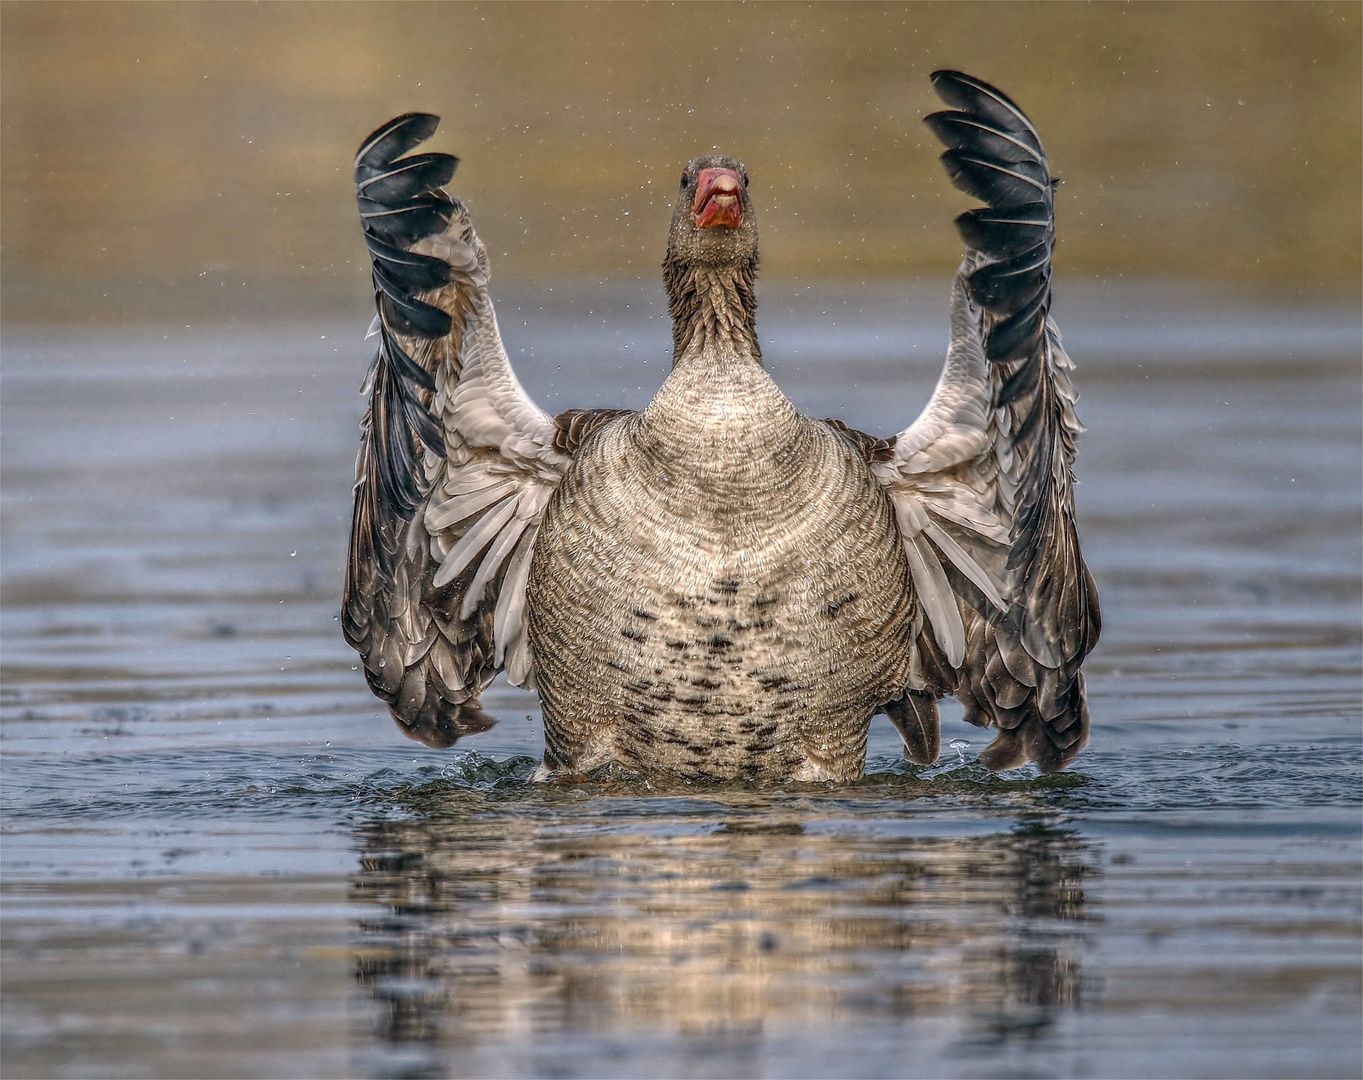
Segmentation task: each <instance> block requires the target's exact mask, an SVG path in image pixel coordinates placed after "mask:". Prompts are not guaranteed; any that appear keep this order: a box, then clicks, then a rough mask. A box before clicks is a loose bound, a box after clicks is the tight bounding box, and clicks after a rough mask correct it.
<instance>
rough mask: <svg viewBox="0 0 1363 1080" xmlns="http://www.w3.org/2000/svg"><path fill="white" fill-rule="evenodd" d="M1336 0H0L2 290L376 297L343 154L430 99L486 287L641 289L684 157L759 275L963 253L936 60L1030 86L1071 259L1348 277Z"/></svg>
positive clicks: (69, 297)
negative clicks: (753, 240) (741, 219)
mask: <svg viewBox="0 0 1363 1080" xmlns="http://www.w3.org/2000/svg"><path fill="white" fill-rule="evenodd" d="M1361 22H1363V12H1360V9H1359V7H1358V5H1356V4H1347V3H1346V4H1328V3H1321V4H1312V3H1300V4H1298V3H1292V4H1286V3H1218V4H1135V5H1118V4H1101V3H1100V4H1021V5H1017V4H1011V3H1009V4H991V3H980V4H958V3H942V4H935V3H921V4H855V5H842V4H828V5H819V4H814V5H809V4H786V3H771V4H757V5H750V6H742V7H740V6H737V5H722V4H682V5H675V6H672V5H661V4H659V5H634V4H602V5H594V4H586V5H583V4H537V5H534V6H521V5H500V4H472V3H470V4H447V5H446V4H423V3H418V4H401V3H382V4H365V3H345V4H327V3H295V4H262V5H255V4H189V3H179V4H163V3H125V4H103V3H88V4H87V3H44V4H7V5H5V7H4V10H3V38H2V39H0V60H2V61H3V63H2V64H0V71H2V72H3V74H0V80H2V81H0V92H2V93H3V101H4V104H3V123H2V124H0V138H3V147H4V154H3V161H2V162H0V193H2V196H3V203H2V204H0V212H2V213H3V222H4V236H3V282H4V291H3V300H4V309H3V314H4V317H5V318H6V319H7V320H13V319H20V320H24V321H52V320H56V321H61V322H66V321H70V320H91V319H94V320H100V321H103V320H109V319H113V320H118V319H125V318H134V317H139V316H145V315H148V314H162V313H167V312H177V313H182V314H189V313H197V314H200V315H204V314H208V315H217V316H227V317H230V316H233V315H236V314H240V313H242V312H244V311H247V310H255V311H261V312H272V313H277V314H288V315H296V314H305V313H311V314H316V313H318V312H320V311H323V310H325V309H328V308H332V309H334V308H336V307H338V306H349V305H352V304H354V305H362V304H364V303H365V302H366V299H367V279H368V274H367V269H366V266H365V263H364V260H363V259H362V258H361V250H362V249H361V245H360V238H359V230H358V227H357V225H356V222H355V210H354V202H353V195H352V180H351V160H352V156H353V153H354V150H355V147H356V146H357V145H358V144H359V142H360V140H361V139H362V137H363V136H364V135H365V134H366V133H367V132H368V131H370V130H371V129H372V128H374V127H376V126H377V125H378V124H379V123H381V122H382V121H383V120H385V119H387V118H388V117H389V116H391V115H394V114H397V113H399V112H404V111H410V110H426V111H431V112H435V113H438V114H440V115H441V116H443V117H444V124H443V126H442V128H441V131H440V132H439V134H438V136H437V138H436V140H435V141H434V142H433V144H432V147H433V148H438V149H442V150H447V151H450V152H453V153H455V154H457V155H459V156H460V157H461V159H462V164H461V166H460V169H459V173H458V175H457V177H456V179H455V182H454V185H453V186H454V189H455V190H456V191H457V192H458V194H459V195H460V196H461V197H462V198H464V200H465V201H466V202H467V203H468V204H469V205H470V206H471V207H472V209H473V211H474V214H475V221H476V222H477V223H478V226H479V229H480V231H481V234H482V236H483V237H484V239H485V240H486V242H487V243H488V244H489V247H490V249H491V250H492V251H493V254H494V260H495V261H494V264H493V265H494V271H495V273H496V274H497V275H498V277H499V278H501V279H502V280H506V281H510V280H522V281H524V280H528V279H535V280H546V281H547V280H551V279H555V280H560V281H562V280H567V279H584V280H591V281H600V280H602V279H603V278H604V279H608V280H612V281H636V280H640V279H642V280H646V281H649V282H651V281H653V280H654V279H655V277H656V273H657V271H656V267H657V264H658V262H659V261H660V257H661V251H662V243H663V238H664V235H665V226H666V221H667V216H668V207H669V200H670V199H671V197H672V196H673V194H674V189H675V180H676V174H677V172H678V170H679V168H680V166H681V164H682V163H683V162H684V161H685V160H686V159H687V158H688V157H690V156H692V155H693V154H695V153H697V152H700V151H702V150H708V149H709V148H711V147H712V146H719V147H721V148H722V149H724V150H726V151H728V152H730V153H734V154H737V155H740V156H742V157H743V158H744V160H745V161H746V163H747V165H748V166H749V169H750V170H751V173H752V176H753V182H754V193H755V195H756V199H757V204H758V207H759V213H760V222H761V227H762V231H763V266H764V272H765V274H766V275H767V277H768V278H770V279H772V280H795V279H798V280H802V281H809V280H824V279H828V278H839V279H847V280H862V279H869V278H885V277H900V278H902V277H916V276H926V277H932V278H944V277H946V276H948V275H949V274H950V273H951V272H952V270H953V269H954V266H955V262H956V259H957V257H958V242H957V238H956V235H955V231H954V229H953V228H952V227H951V224H950V222H951V218H952V217H953V216H954V214H956V213H958V212H960V210H962V209H964V208H965V207H967V206H968V205H969V203H968V201H967V200H966V199H965V197H964V196H961V195H959V194H958V193H956V192H954V191H952V190H951V189H950V188H949V187H948V185H947V184H946V183H945V181H944V179H943V177H942V174H941V171H940V168H939V166H938V165H937V162H936V157H937V154H938V152H939V149H940V148H939V147H938V146H937V144H936V142H935V141H934V140H933V139H932V138H931V136H930V134H929V133H928V132H927V131H926V129H925V128H924V127H923V126H922V124H921V123H920V122H919V120H920V118H921V117H922V116H923V115H924V114H925V113H927V112H929V111H932V110H933V109H935V108H939V107H941V106H940V104H939V103H938V101H937V100H936V98H935V97H934V96H933V94H932V91H931V89H930V87H929V84H928V80H927V75H928V73H929V72H930V71H932V70H934V69H935V68H938V67H957V68H961V69H963V70H966V71H969V72H971V73H973V74H976V75H979V76H981V77H983V78H985V79H988V80H991V81H993V82H995V83H997V84H999V85H1000V86H1002V87H1003V88H1004V89H1006V90H1007V91H1008V93H1009V94H1010V95H1012V96H1013V97H1014V98H1015V99H1016V100H1017V101H1018V102H1020V103H1021V104H1022V105H1023V106H1024V108H1026V109H1027V110H1028V111H1029V112H1030V114H1031V116H1032V117H1033V119H1034V120H1035V122H1036V123H1037V125H1038V127H1039V128H1040V130H1041V132H1042V133H1043V136H1044V138H1045V141H1046V146H1047V150H1048V151H1049V154H1050V158H1051V161H1052V165H1053V169H1054V170H1055V172H1056V173H1057V174H1058V175H1059V176H1061V177H1062V178H1063V179H1064V180H1065V181H1066V183H1065V186H1064V187H1062V188H1061V191H1060V202H1059V208H1060V236H1061V244H1060V249H1059V255H1058V259H1057V265H1058V269H1059V274H1060V279H1061V280H1062V281H1064V280H1068V281H1075V280H1077V279H1079V278H1084V277H1088V278H1093V277H1097V278H1108V279H1111V278H1123V277H1124V278H1131V277H1133V276H1135V277H1163V278H1168V277H1174V278H1179V279H1203V280H1214V281H1224V282H1232V283H1235V284H1236V285H1243V286H1247V287H1250V288H1252V289H1254V290H1271V291H1275V292H1280V293H1285V294H1288V295H1298V294H1303V293H1306V294H1311V295H1313V296H1317V297H1319V296H1322V295H1333V296H1339V295H1342V296H1345V297H1348V298H1356V295H1357V292H1358V284H1359V273H1360V269H1359V267H1360V263H1359V259H1360V248H1361V242H1360V189H1361V184H1360V161H1363V144H1361V143H1360V122H1359V86H1360V69H1359V64H1360V48H1359V40H1360V24H1361Z"/></svg>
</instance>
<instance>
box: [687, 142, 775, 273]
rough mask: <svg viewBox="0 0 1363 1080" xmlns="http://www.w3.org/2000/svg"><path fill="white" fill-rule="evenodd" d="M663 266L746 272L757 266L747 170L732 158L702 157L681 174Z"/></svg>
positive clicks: (755, 229) (754, 229)
mask: <svg viewBox="0 0 1363 1080" xmlns="http://www.w3.org/2000/svg"><path fill="white" fill-rule="evenodd" d="M666 261H667V262H668V263H672V264H680V265H683V266H690V267H699V266H712V267H717V268H723V267H733V268H735V269H739V268H750V267H753V266H755V265H756V263H757V220H756V217H755V216H754V213H753V205H752V199H751V198H750V197H749V195H748V171H747V169H745V168H744V167H743V163H742V162H741V161H739V160H738V159H736V158H731V157H726V156H725V155H723V154H704V155H702V156H700V157H695V158H692V159H691V160H690V161H688V162H687V163H686V168H684V169H683V170H682V174H681V180H680V183H679V186H678V188H677V202H676V206H675V207H674V208H673V211H672V226H671V229H670V230H669V232H668V237H667V260H666Z"/></svg>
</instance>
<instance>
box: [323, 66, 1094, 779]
mask: <svg viewBox="0 0 1363 1080" xmlns="http://www.w3.org/2000/svg"><path fill="white" fill-rule="evenodd" d="M932 83H933V86H934V87H935V89H936V91H937V93H938V95H939V96H940V97H941V98H942V99H943V100H944V101H945V102H946V103H947V105H948V106H950V108H949V109H948V110H946V111H942V112H937V113H933V114H932V115H930V116H928V117H927V118H926V123H927V124H928V126H929V127H930V128H931V129H932V131H933V132H934V134H936V135H937V137H938V138H939V139H940V140H941V141H942V142H943V143H945V144H946V146H947V150H946V152H945V153H944V154H943V155H942V161H943V164H944V165H945V166H946V170H947V172H948V174H949V176H950V179H951V181H952V183H953V184H955V186H956V187H958V188H960V189H962V190H963V191H965V192H967V193H969V194H970V195H972V196H974V197H976V198H978V199H980V200H982V201H983V202H984V203H985V204H986V205H985V206H983V207H981V208H979V209H975V210H971V211H969V212H967V213H964V214H962V215H961V216H960V217H959V218H957V221H956V224H957V227H958V229H959V231H960V234H961V237H962V239H963V240H964V242H965V245H966V252H965V256H964V259H963V262H962V263H961V267H960V270H959V272H958V273H957V275H956V280H955V283H954V285H953V288H952V292H951V341H950V346H949V348H948V351H947V356H946V364H945V367H944V368H943V371H942V374H941V378H940V379H939V381H938V383H937V387H936V390H935V391H934V393H933V394H932V397H931V399H930V400H929V401H928V403H927V406H926V407H925V408H924V409H923V411H922V413H921V415H920V416H919V417H918V418H917V419H916V420H915V421H914V422H913V423H912V424H910V425H909V426H908V427H906V428H905V429H904V430H903V431H901V432H899V433H898V434H897V435H895V436H894V437H892V438H889V439H880V438H876V437H874V436H872V435H867V434H865V433H863V432H859V431H855V430H853V429H851V428H848V427H847V426H846V425H845V424H842V423H840V422H837V421H833V420H815V419H810V418H808V417H805V416H803V415H801V414H800V413H799V412H798V411H797V410H796V409H795V407H794V406H793V405H792V404H791V403H790V401H789V400H787V398H786V397H785V396H784V395H783V394H782V393H781V390H780V389H779V388H778V387H777V385H776V383H775V382H773V381H772V379H771V377H770V376H769V375H768V374H767V372H766V371H765V370H764V368H763V366H762V354H761V349H760V347H759V343H758V337H757V331H756V322H755V319H756V310H757V299H756V293H755V289H754V285H755V279H756V274H757V221H756V212H755V210H754V206H753V199H752V196H751V194H750V192H749V187H748V174H747V171H746V170H745V168H744V166H743V164H742V163H741V162H740V161H738V160H736V159H734V158H730V157H725V156H719V155H705V156H702V157H698V158H695V159H694V160H692V161H690V162H688V163H687V165H686V168H685V170H684V171H683V172H682V175H681V180H680V186H679V189H678V193H677V201H676V206H675V209H674V211H673V214H672V222H671V227H670V231H669V233H668V239H667V251H666V257H665V260H664V263H663V276H664V281H665V284H666V289H667V296H668V302H669V309H670V313H671V318H672V332H673V344H674V352H673V362H672V370H671V373H670V375H669V376H668V377H667V379H666V381H665V382H664V383H663V385H662V387H661V388H660V389H659V390H658V393H657V395H656V396H655V397H654V398H653V400H652V402H651V403H650V404H649V405H648V407H647V408H645V409H643V410H642V411H641V412H633V411H627V410H619V409H573V410H569V411H567V412H564V413H562V414H560V415H559V416H556V417H551V416H549V415H548V414H547V413H546V412H545V411H544V410H543V409H541V408H540V407H539V406H538V405H536V404H535V403H534V402H533V401H532V400H531V399H530V397H529V395H528V394H527V393H526V392H525V390H524V389H523V388H522V387H521V385H520V383H519V381H518V380H517V378H516V374H515V372H514V371H513V370H512V367H511V363H510V361H509V359H508V357H507V354H506V350H505V349H504V348H503V345H502V340H501V335H500V332H499V331H498V328H497V316H496V313H495V310H494V307H493V303H492V299H491V297H490V295H489V293H488V259H487V252H486V250H485V249H484V246H483V244H482V242H481V241H480V240H479V238H478V235H477V233H476V232H475V231H474V228H473V224H472V222H471V220H470V217H469V214H468V211H467V209H466V208H465V207H464V205H463V204H462V203H460V202H459V201H458V200H457V199H454V198H452V197H451V196H449V195H448V194H447V193H446V192H445V191H444V189H443V186H444V185H445V184H447V183H448V182H449V181H450V178H451V177H452V175H453V173H454V168H455V165H456V159H454V158H453V157H450V156H449V155H446V154H438V153H424V154H413V155H411V156H407V157H404V156H403V155H404V154H406V153H407V152H408V151H409V150H411V149H412V148H413V147H415V146H416V145H417V144H419V143H421V142H423V141H424V140H426V139H428V138H429V137H430V136H431V135H432V134H433V133H434V131H435V129H436V126H437V124H438V123H439V120H438V118H437V117H435V116H430V115H426V114H419V113H413V114H408V115H405V116H400V117H398V118H396V119H394V120H392V121H390V122H389V123H388V124H385V125H384V126H383V127H381V128H380V129H379V130H378V131H376V132H374V133H373V134H372V135H371V136H370V137H369V138H368V139H366V140H365V142H364V144H363V146H361V148H360V151H359V154H358V156H357V158H356V166H355V178H356V185H357V188H358V198H359V208H360V217H361V221H362V225H363V230H364V236H365V241H366V243H367V244H368V248H369V251H370V254H371V256H372V260H373V281H374V296H375V301H376V304H377V308H378V313H377V315H376V317H375V320H374V324H373V327H372V332H373V333H374V334H376V335H377V337H378V349H377V354H376V356H375V358H374V361H373V364H372V366H371V369H370V372H369V376H368V380H367V384H366V389H365V393H366V394H367V395H368V399H369V408H368V411H367V413H366V415H365V417H364V421H363V424H362V430H361V442H360V451H359V457H358V461H357V464H356V476H355V507H354V518H353V523H352V528H351V538H350V557H349V563H348V570H347V576H346V583H345V597H344V602H343V614H342V618H343V625H344V631H345V636H346V640H347V641H348V642H349V643H350V644H351V645H352V646H353V647H354V648H355V649H357V650H358V651H359V653H360V655H361V656H362V658H363V661H364V671H365V675H366V677H367V679H368V681H369V685H370V687H371V688H372V689H373V691H374V693H375V694H377V695H378V696H379V697H380V698H382V699H383V700H384V701H385V702H387V703H388V706H389V708H390V710H391V711H392V714H393V716H394V718H395V719H396V720H397V721H398V724H399V726H400V727H401V729H402V730H403V731H405V732H406V733H407V734H408V735H409V736H411V737H413V738H415V739H418V740H420V741H421V742H424V743H426V744H428V745H431V746H436V747H444V746H449V745H451V744H453V743H454V741H455V740H456V739H458V738H459V737H460V736H462V735H465V734H468V733H471V732H477V731H482V730H485V729H486V728H487V727H489V726H490V725H491V723H492V720H491V719H490V718H489V717H488V716H486V715H485V714H484V713H483V712H482V711H481V709H480V707H479V695H480V694H481V693H482V692H483V690H484V689H486V687H487V686H488V684H489V683H490V682H491V681H492V679H493V678H494V677H495V675H496V674H497V672H499V671H502V670H505V672H506V674H507V677H508V679H509V680H510V681H511V682H512V683H513V684H515V685H517V686H523V687H533V688H536V689H537V690H538V692H539V695H540V699H541V702H542V705H543V712H544V726H545V750H544V763H543V766H542V768H541V770H540V773H539V775H540V776H541V777H542V778H544V777H553V776H559V775H572V774H582V773H588V772H591V771H593V770H595V769H598V768H600V767H602V766H605V765H610V764H615V765H619V766H623V767H626V768H628V769H631V770H640V771H644V772H647V773H651V774H658V775H664V776H671V777H674V778H683V779H717V780H724V779H748V780H757V781H778V780H795V781H811V780H833V781H843V780H851V779H856V778H858V777H860V776H861V774H862V771H863V769H864V764H865V756H866V739H867V732H868V730H869V726H870V721H871V717H872V716H873V715H874V714H875V713H877V712H885V713H887V714H888V715H889V717H890V719H891V721H892V722H893V723H894V724H895V726H896V727H897V729H898V730H899V732H900V734H901V736H902V738H903V742H904V754H905V756H906V757H908V758H909V759H910V760H912V761H915V762H920V763H931V762H932V761H934V760H935V759H936V758H937V755H938V751H939V745H940V735H939V724H938V711H937V700H938V699H939V698H940V697H942V696H944V695H946V694H955V695H956V696H957V697H958V698H959V699H960V700H961V701H962V702H963V704H964V705H965V719H966V720H968V721H969V722H971V723H973V724H977V725H979V726H982V727H984V726H993V727H995V728H996V729H997V731H998V734H997V736H996V737H995V739H994V740H993V742H992V743H991V744H990V745H989V746H988V747H987V748H986V749H985V750H984V751H983V753H982V754H981V755H980V759H981V760H982V761H983V762H984V764H986V765H987V766H988V767H989V768H991V769H996V770H997V769H1008V768H1013V767H1016V766H1019V765H1022V764H1024V763H1026V762H1029V761H1035V762H1036V763H1037V764H1038V765H1039V767H1040V768H1041V769H1042V770H1043V771H1046V772H1051V771H1055V770H1058V769H1062V768H1064V767H1065V766H1066V765H1068V764H1069V763H1070V762H1071V761H1072V760H1073V759H1074V757H1075V755H1076V754H1077V753H1078V751H1079V749H1080V747H1081V746H1083V745H1084V743H1085V741H1086V740H1087V737H1088V730H1089V715H1088V707H1087V705H1086V702H1085V694H1084V677H1083V674H1082V673H1081V671H1080V665H1081V663H1082V662H1083V659H1084V657H1085V656H1086V655H1087V654H1088V652H1089V651H1090V650H1091V649H1092V648H1093V646H1094V644H1095V643H1096V642H1097V639H1098V632H1099V613H1098V598H1097V593H1096V590H1095V588H1094V584H1093V580H1092V578H1091V577H1090V576H1089V572H1088V569H1087V567H1086V566H1085V565H1084V560H1083V557H1082V555H1081V554H1080V550H1079V540H1078V536H1077V534H1076V530H1075V521H1074V504H1073V497H1072V488H1073V482H1074V481H1073V476H1072V464H1073V461H1074V455H1075V437H1076V435H1077V434H1078V433H1079V432H1080V431H1081V430H1082V428H1081V426H1080V424H1079V421H1078V419H1077V417H1076V415H1075V410H1074V402H1075V392H1074V389H1073V385H1072V382H1071V371H1072V370H1073V364H1072V362H1071V361H1070V359H1069V357H1068V356H1067V355H1066V353H1065V350H1064V349H1063V347H1062V346H1061V339H1060V333H1059V331H1058V330H1057V328H1056V326H1055V322H1054V320H1052V319H1051V317H1050V315H1049V309H1050V297H1051V290H1050V282H1051V251H1052V247H1053V244H1054V214H1053V203H1052V194H1053V190H1054V185H1055V181H1053V180H1052V179H1051V175H1050V171H1049V168H1048V166H1047V162H1046V156H1045V153H1044V151H1043V150H1042V146H1041V140H1040V138H1039V136H1038V135H1037V132H1036V129H1035V128H1034V127H1033V126H1032V123H1031V122H1030V121H1029V120H1028V119H1027V117H1026V116H1025V115H1024V114H1023V112H1022V111H1021V110H1020V109H1019V108H1018V107H1017V106H1016V105H1015V104H1014V103H1013V102H1012V101H1011V100H1010V99H1009V98H1008V97H1007V96H1005V95H1004V94H1003V93H1001V92H1000V91H998V90H996V89H995V88H993V87H992V86H989V85H988V84H987V83H984V82H982V81H980V80H978V79H975V78H972V77H970V76H968V75H963V74H961V73H959V72H953V71H939V72H936V73H935V74H933V76H932Z"/></svg>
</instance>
